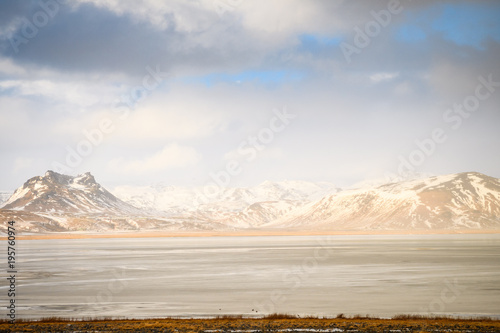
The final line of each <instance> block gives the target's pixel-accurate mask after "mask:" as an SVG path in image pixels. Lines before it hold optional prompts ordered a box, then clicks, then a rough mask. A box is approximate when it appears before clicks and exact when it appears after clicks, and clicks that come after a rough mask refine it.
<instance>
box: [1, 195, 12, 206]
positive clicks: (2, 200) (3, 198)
mask: <svg viewBox="0 0 500 333" xmlns="http://www.w3.org/2000/svg"><path fill="white" fill-rule="evenodd" d="M11 195H12V192H10V191H0V207H2V205H3V204H4V203H6V202H7V200H9V198H10V197H11Z"/></svg>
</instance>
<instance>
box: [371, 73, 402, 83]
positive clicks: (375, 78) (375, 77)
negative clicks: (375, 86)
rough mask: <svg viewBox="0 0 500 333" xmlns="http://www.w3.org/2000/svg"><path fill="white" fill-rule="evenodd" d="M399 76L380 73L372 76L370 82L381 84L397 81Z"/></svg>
mask: <svg viewBox="0 0 500 333" xmlns="http://www.w3.org/2000/svg"><path fill="white" fill-rule="evenodd" d="M398 76H399V72H394V73H387V72H380V73H375V74H372V75H370V80H371V81H372V82H373V83H379V82H382V81H389V80H392V79H395V78H397V77H398Z"/></svg>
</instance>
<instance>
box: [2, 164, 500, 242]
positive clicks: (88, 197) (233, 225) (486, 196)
mask: <svg viewBox="0 0 500 333" xmlns="http://www.w3.org/2000/svg"><path fill="white" fill-rule="evenodd" d="M113 192H114V194H112V193H111V192H109V191H108V190H106V189H105V188H104V187H102V186H101V185H100V184H99V183H97V182H96V180H95V178H94V177H93V176H92V174H91V173H89V172H87V173H84V174H81V175H78V176H75V177H72V176H67V175H62V174H58V173H55V172H53V171H47V172H46V173H45V175H44V176H37V177H32V178H30V179H29V180H28V181H26V182H25V183H24V184H23V186H21V187H19V188H18V189H17V190H16V191H15V192H14V194H12V196H11V197H10V198H9V199H8V200H7V202H5V203H4V205H3V206H2V207H1V209H0V215H1V216H3V217H4V218H5V219H7V218H10V217H12V218H17V219H20V220H22V221H23V223H24V224H23V226H24V228H25V230H30V231H33V232H44V231H46V232H57V231H61V230H65V231H76V230H81V231H112V230H185V231H190V230H198V231H199V230H205V231H207V230H219V231H231V230H232V231H237V230H240V231H245V230H289V229H290V230H303V231H314V230H323V231H324V230H331V231H336V230H358V231H359V230H365V231H370V230H372V231H373V230H376V231H384V230H438V229H439V230H450V231H453V230H482V229H484V230H493V229H499V230H500V179H498V178H493V177H489V176H486V175H483V174H481V173H478V172H463V173H458V174H450V175H442V176H433V177H428V178H422V179H412V180H406V181H398V182H391V183H386V184H383V185H376V186H371V187H370V186H368V187H359V188H353V189H346V190H342V189H340V188H337V187H336V186H334V185H333V184H331V183H325V182H323V183H311V182H304V181H285V182H271V181H266V182H263V183H261V184H259V185H257V186H254V187H248V188H242V187H240V188H221V189H219V190H218V191H217V192H216V193H215V195H213V196H211V197H208V198H204V199H203V200H201V197H200V195H203V188H187V187H175V186H164V185H154V186H146V187H131V186H129V187H122V188H118V189H116V188H115V190H114V191H113ZM9 216H10V217H9ZM4 224H5V222H4Z"/></svg>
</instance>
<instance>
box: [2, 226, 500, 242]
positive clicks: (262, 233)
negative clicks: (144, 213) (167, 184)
mask: <svg viewBox="0 0 500 333" xmlns="http://www.w3.org/2000/svg"><path fill="white" fill-rule="evenodd" d="M468 234H476V235H477V234H500V230H497V229H491V230H446V229H444V230H317V231H304V230H258V229H256V230H243V231H185V232H183V231H166V230H158V231H153V230H147V231H146V230H145V231H118V232H106V233H95V232H89V233H87V232H78V231H76V232H61V233H46V234H23V233H22V232H21V233H18V234H17V235H16V238H17V239H18V240H44V239H98V238H170V237H266V236H368V235H386V236H391V235H468ZM0 240H7V236H1V237H0Z"/></svg>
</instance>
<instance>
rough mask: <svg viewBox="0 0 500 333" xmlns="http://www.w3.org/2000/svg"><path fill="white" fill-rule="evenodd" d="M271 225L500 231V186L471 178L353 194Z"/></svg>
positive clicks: (470, 174) (417, 182)
mask: <svg viewBox="0 0 500 333" xmlns="http://www.w3.org/2000/svg"><path fill="white" fill-rule="evenodd" d="M271 225H272V226H274V227H279V228H290V227H294V228H299V229H311V228H313V229H331V230H360V229H361V230H415V229H420V230H421V229H481V228H484V229H495V228H496V229H500V180H499V179H497V178H492V177H488V176H485V175H483V174H480V173H476V172H466V173H460V174H452V175H447V176H437V177H431V178H427V179H420V180H412V181H404V182H399V183H390V184H385V185H382V186H378V187H374V188H361V189H354V190H347V191H343V192H339V193H337V194H333V195H329V196H326V197H324V198H323V199H321V200H319V201H318V202H315V203H311V204H309V205H307V206H305V207H303V208H300V209H298V210H295V211H293V212H292V213H291V214H290V215H288V216H286V217H283V218H281V219H279V220H277V221H274V222H273V223H272V224H271ZM271 225H269V226H271Z"/></svg>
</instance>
